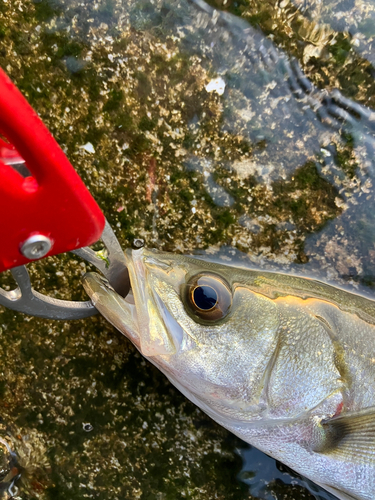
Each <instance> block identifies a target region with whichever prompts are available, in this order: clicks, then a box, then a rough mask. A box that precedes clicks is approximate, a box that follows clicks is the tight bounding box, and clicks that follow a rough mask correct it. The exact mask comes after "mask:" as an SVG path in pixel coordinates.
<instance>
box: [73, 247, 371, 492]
mask: <svg viewBox="0 0 375 500" xmlns="http://www.w3.org/2000/svg"><path fill="white" fill-rule="evenodd" d="M125 256H126V261H127V266H128V270H129V275H130V281H131V293H130V294H129V295H128V296H126V297H125V298H123V297H121V296H120V295H119V294H118V293H116V292H115V291H114V290H113V289H112V287H111V286H110V284H109V283H108V282H107V281H106V280H105V278H103V277H102V276H100V275H99V274H97V273H87V274H86V275H85V276H84V277H83V285H84V288H85V290H86V292H87V293H88V295H89V296H90V298H91V301H92V302H93V304H94V305H95V307H96V308H97V309H98V310H99V312H100V313H101V314H102V315H103V316H104V317H105V318H106V319H107V320H108V321H109V322H110V323H111V324H112V325H114V326H115V327H116V328H117V329H118V330H119V331H120V332H122V333H123V334H124V335H125V336H126V337H127V338H128V339H129V340H130V341H131V342H132V343H133V344H134V345H135V346H136V348H137V349H138V350H139V351H140V352H141V354H142V355H143V356H144V357H145V358H146V359H148V360H149V361H150V362H151V363H153V364H154V365H155V366H157V367H158V368H159V370H160V371H161V372H162V373H164V375H166V377H167V378H168V379H169V380H170V382H171V383H172V384H173V385H174V386H175V387H177V389H179V390H180V391H181V392H182V393H183V394H184V395H185V396H186V397H187V398H188V399H190V400H191V401H192V402H193V403H195V404H196V405H197V406H198V407H199V408H200V409H201V410H203V411H204V412H206V413H207V414H208V415H209V416H210V417H211V418H212V419H213V420H215V421H216V422H217V423H219V424H220V425H222V426H223V427H225V428H226V429H228V430H229V431H231V432H233V433H234V434H235V435H237V436H238V437H240V438H241V439H243V440H244V441H246V442H247V443H250V444H251V445H253V446H255V447H257V448H258V449H260V450H261V451H263V452H264V453H266V454H268V455H270V456H272V457H274V458H275V459H277V460H279V461H281V462H283V463H284V464H286V465H287V466H289V467H290V468H292V469H294V470H295V471H297V472H298V473H300V474H302V475H304V476H305V477H307V478H309V479H311V480H312V481H314V482H315V483H316V484H318V485H319V486H321V487H322V488H324V489H325V490H327V491H328V492H330V493H332V494H333V495H335V496H336V497H337V498H339V499H340V500H349V499H350V500H353V499H355V500H370V499H373V498H375V301H373V300H371V299H369V298H365V297H363V296H361V295H358V294H355V293H351V292H348V291H346V290H344V289H340V288H338V287H335V286H332V285H329V284H326V283H323V282H320V281H317V280H314V279H310V278H304V277H299V276H293V275H288V274H282V273H276V272H275V273H274V272H268V271H262V270H252V269H242V268H237V267H232V266H228V265H224V264H221V263H214V262H211V261H206V260H202V259H198V258H195V257H187V256H183V255H178V254H172V253H168V252H161V251H158V250H153V249H151V250H150V249H146V248H141V249H136V250H132V249H128V250H126V251H125Z"/></svg>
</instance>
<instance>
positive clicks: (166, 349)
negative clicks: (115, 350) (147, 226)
mask: <svg viewBox="0 0 375 500" xmlns="http://www.w3.org/2000/svg"><path fill="white" fill-rule="evenodd" d="M150 254H151V255H152V260H153V264H154V267H155V264H156V266H157V264H158V259H157V254H156V255H154V252H150V251H148V250H145V249H143V248H141V249H138V250H131V249H128V250H126V251H125V258H126V264H127V267H128V271H129V277H130V285H131V290H130V292H129V294H128V295H127V296H126V297H125V298H123V297H121V295H119V294H118V293H117V292H116V291H115V290H114V289H113V288H112V287H111V285H110V284H109V283H108V281H107V280H106V279H105V278H103V277H102V276H100V275H99V274H97V273H87V274H86V275H85V276H84V277H83V279H82V283H83V286H84V288H85V290H86V292H87V293H88V295H89V297H90V299H91V301H92V303H93V304H94V306H95V307H96V308H97V309H98V311H99V312H100V313H101V314H102V315H103V316H104V317H105V318H106V319H107V320H108V321H109V322H110V323H111V324H112V325H113V326H115V327H116V328H117V329H118V330H119V331H120V332H121V333H123V334H124V335H125V336H126V337H128V338H129V340H131V341H132V342H133V344H135V346H136V347H137V348H138V349H139V351H140V352H141V353H142V354H143V355H144V356H146V357H154V356H168V355H173V354H176V353H177V351H178V350H179V348H180V345H181V342H182V328H181V327H180V325H179V324H178V323H177V321H176V320H175V319H174V318H173V317H172V315H171V314H170V312H169V311H168V308H167V307H166V305H165V304H164V302H163V300H162V299H161V297H160V296H159V294H158V293H157V291H156V290H155V289H153V287H151V286H150V272H151V271H150V270H149V269H148V267H147V264H146V263H145V261H146V260H147V257H148V256H150ZM162 267H163V263H162V262H160V268H161V269H162Z"/></svg>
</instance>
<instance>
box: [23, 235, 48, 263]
mask: <svg viewBox="0 0 375 500" xmlns="http://www.w3.org/2000/svg"><path fill="white" fill-rule="evenodd" d="M51 248H52V241H51V240H50V239H49V238H48V237H47V236H44V235H43V234H34V235H33V236H30V238H27V240H26V241H25V242H24V243H23V245H22V247H21V253H22V255H23V256H24V257H26V258H27V259H30V260H36V259H41V258H42V257H44V256H45V255H47V253H48V252H49V251H50V250H51Z"/></svg>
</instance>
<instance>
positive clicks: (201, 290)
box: [193, 285, 218, 311]
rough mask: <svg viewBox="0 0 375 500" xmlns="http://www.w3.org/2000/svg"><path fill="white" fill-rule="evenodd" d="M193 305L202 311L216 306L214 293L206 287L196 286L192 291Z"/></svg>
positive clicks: (215, 294) (210, 288)
mask: <svg viewBox="0 0 375 500" xmlns="http://www.w3.org/2000/svg"><path fill="white" fill-rule="evenodd" d="M193 300H194V304H195V305H196V306H197V307H198V308H199V309H202V310H203V311H209V310H210V309H212V308H213V307H215V305H216V304H217V300H218V297H217V293H216V291H215V290H214V289H213V288H212V287H210V286H207V285H200V286H197V287H196V288H195V289H194V291H193Z"/></svg>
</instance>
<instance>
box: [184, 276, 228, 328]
mask: <svg viewBox="0 0 375 500" xmlns="http://www.w3.org/2000/svg"><path fill="white" fill-rule="evenodd" d="M184 295H185V297H184V298H185V305H186V306H187V308H188V310H189V312H190V313H191V314H192V315H193V317H196V316H197V317H198V318H200V319H203V320H206V321H209V322H211V321H217V320H219V319H222V318H224V317H225V316H226V315H227V314H228V312H229V311H230V307H231V305H232V291H231V289H230V286H229V285H228V283H227V282H226V281H225V280H224V279H223V278H221V276H218V275H217V274H213V273H204V274H197V275H195V276H193V277H192V278H190V280H189V281H188V282H187V284H186V285H185V293H184Z"/></svg>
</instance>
